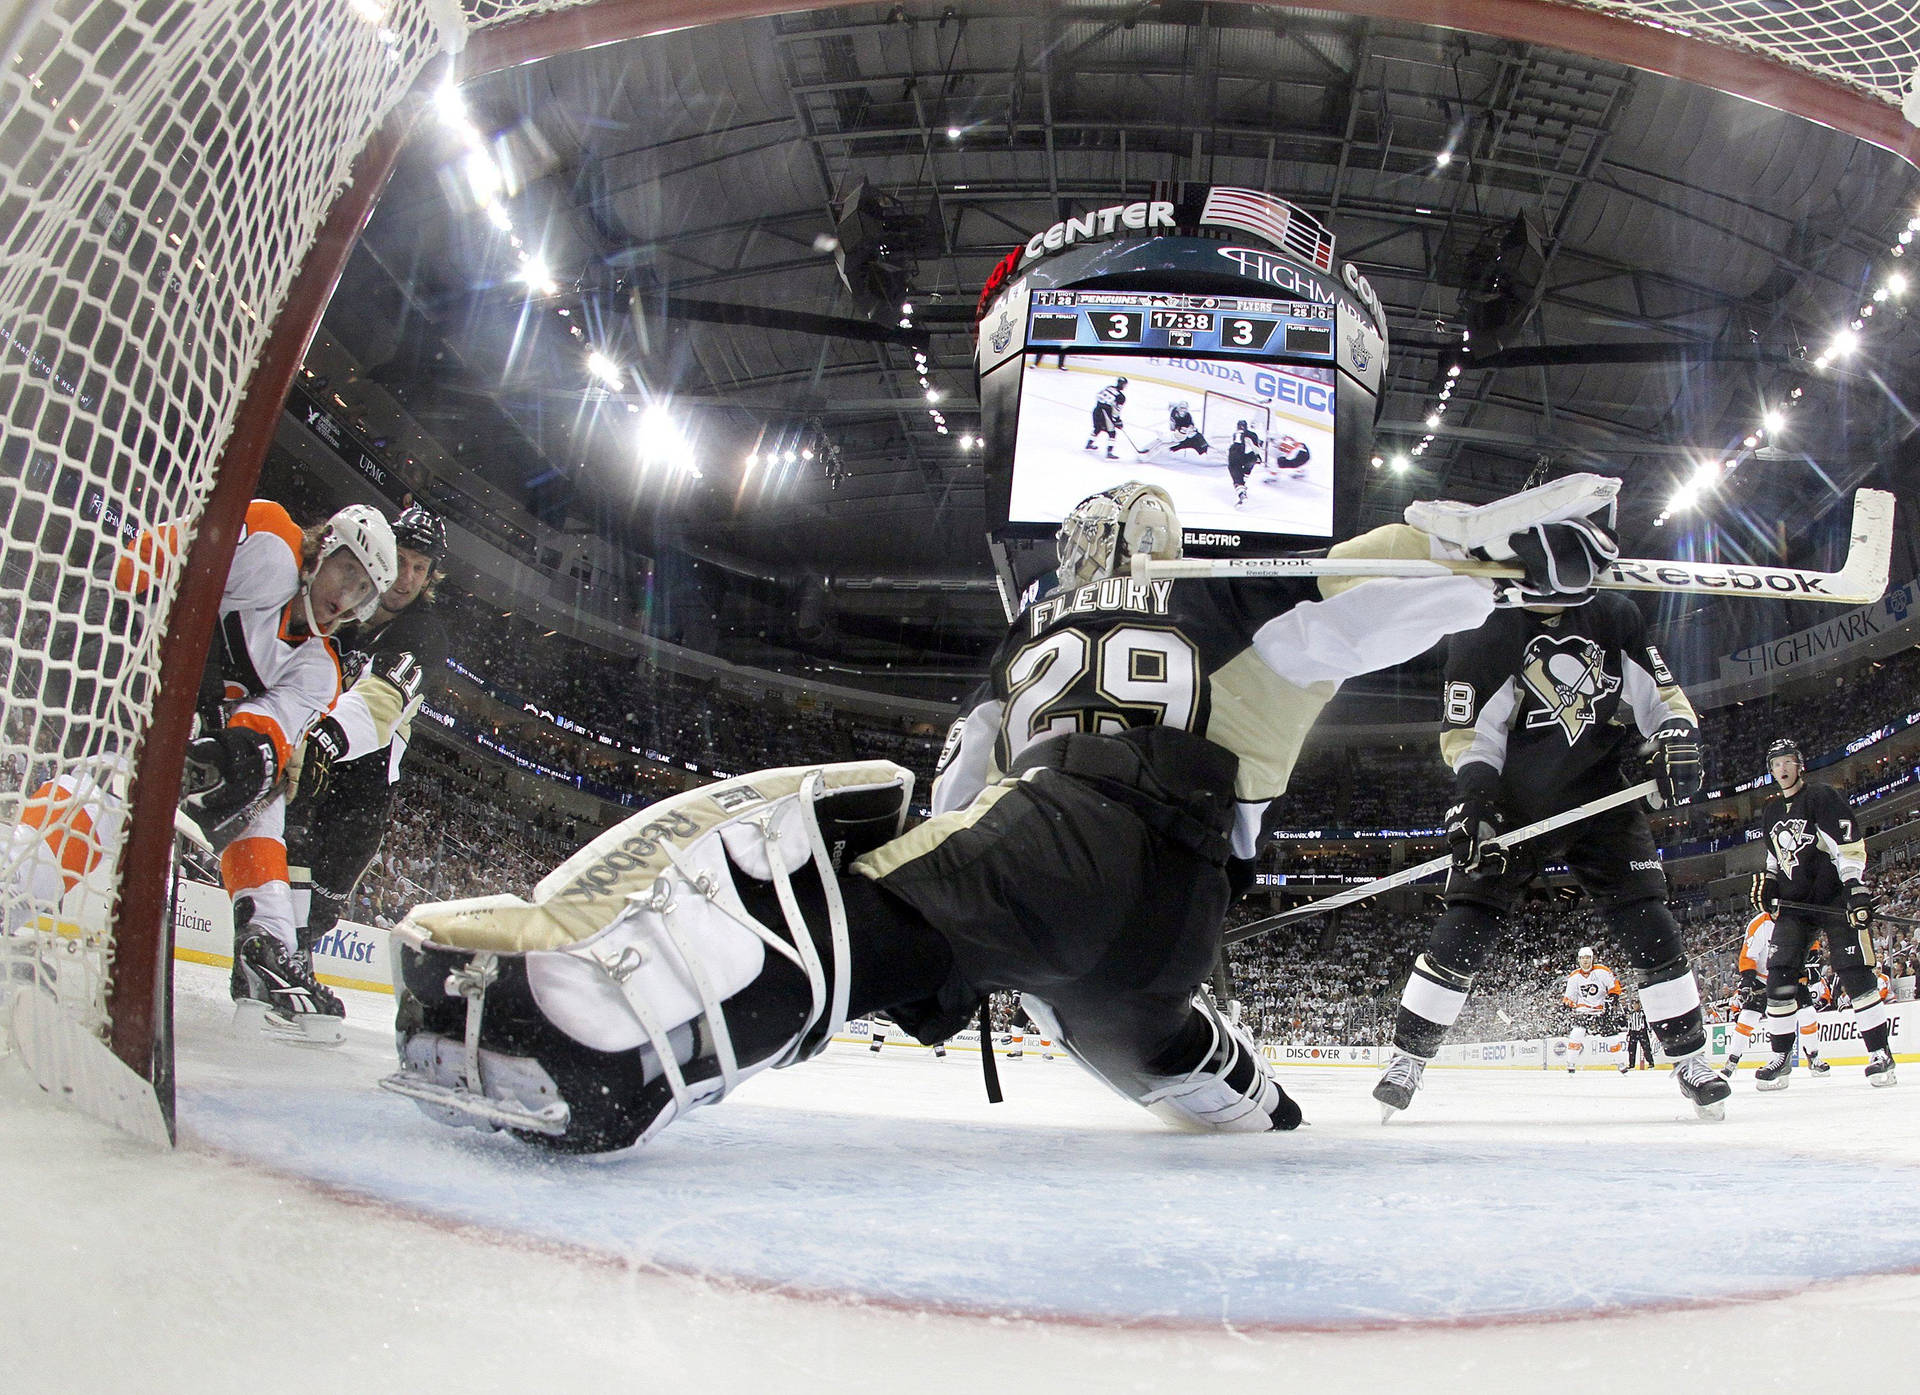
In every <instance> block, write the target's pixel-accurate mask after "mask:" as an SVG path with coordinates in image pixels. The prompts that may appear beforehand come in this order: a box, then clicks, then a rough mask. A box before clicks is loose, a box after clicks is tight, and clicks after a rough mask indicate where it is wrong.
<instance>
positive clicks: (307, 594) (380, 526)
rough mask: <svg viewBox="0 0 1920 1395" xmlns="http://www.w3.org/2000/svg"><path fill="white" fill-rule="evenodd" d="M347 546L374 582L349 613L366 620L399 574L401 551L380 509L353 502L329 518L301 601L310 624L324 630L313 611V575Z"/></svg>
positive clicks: (304, 580) (315, 630)
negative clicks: (371, 588)
mask: <svg viewBox="0 0 1920 1395" xmlns="http://www.w3.org/2000/svg"><path fill="white" fill-rule="evenodd" d="M342 548H345V549H346V550H347V551H348V552H350V553H351V554H353V557H354V559H355V560H356V561H358V562H359V563H360V565H361V567H362V568H364V569H365V571H366V573H367V579H368V580H369V581H371V582H372V583H373V591H372V594H371V595H369V596H368V597H367V599H366V601H365V602H363V603H362V604H361V606H360V608H359V609H358V610H355V611H353V612H352V613H351V614H350V615H348V616H347V618H348V619H351V620H365V619H367V618H368V617H370V616H371V615H372V614H373V613H374V611H376V610H378V609H379V608H380V598H381V597H382V596H384V595H385V594H386V593H387V592H388V591H389V590H391V589H392V587H393V583H394V581H395V579H396V578H398V577H399V575H400V553H399V550H398V548H397V547H396V545H395V543H394V538H393V528H392V526H391V525H390V524H389V523H388V522H387V520H386V519H384V518H382V517H381V516H380V511H379V510H378V509H375V508H371V507H369V506H368V505H366V504H350V505H348V506H347V507H346V508H344V509H342V510H340V512H339V513H336V514H335V515H334V516H333V517H332V518H330V519H328V520H327V531H326V532H325V533H323V534H321V536H320V555H319V556H318V557H316V558H315V559H314V563H313V568H312V570H311V571H309V572H307V573H306V575H304V576H303V577H302V578H301V586H300V602H301V604H302V605H303V606H304V607H305V608H306V612H307V628H308V629H309V630H310V631H312V632H313V633H314V634H325V633H327V631H325V630H322V629H321V628H320V625H319V622H318V621H316V620H315V619H314V615H313V578H314V576H315V575H316V574H317V573H318V572H319V570H320V568H322V567H323V566H325V565H326V563H327V558H329V557H331V556H332V555H333V554H334V553H336V552H338V551H340V550H341V549H342Z"/></svg>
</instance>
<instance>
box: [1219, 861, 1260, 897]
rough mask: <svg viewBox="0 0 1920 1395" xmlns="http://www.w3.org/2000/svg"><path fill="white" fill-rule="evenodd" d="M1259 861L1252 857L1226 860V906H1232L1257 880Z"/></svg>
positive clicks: (1251, 888)
mask: <svg viewBox="0 0 1920 1395" xmlns="http://www.w3.org/2000/svg"><path fill="white" fill-rule="evenodd" d="M1259 867H1260V860H1259V859H1258V858H1253V857H1230V858H1228V859H1227V904H1228V905H1229V906H1231V905H1233V904H1234V903H1236V902H1237V901H1239V899H1240V898H1241V897H1243V896H1245V895H1246V894H1247V893H1248V892H1249V891H1252V890H1253V884H1254V882H1255V881H1256V880H1258V877H1257V873H1258V871H1259Z"/></svg>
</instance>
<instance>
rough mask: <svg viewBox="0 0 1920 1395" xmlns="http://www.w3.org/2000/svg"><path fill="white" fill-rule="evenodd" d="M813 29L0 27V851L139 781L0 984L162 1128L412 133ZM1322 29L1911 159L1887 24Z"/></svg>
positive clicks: (1578, 3)
mask: <svg viewBox="0 0 1920 1395" xmlns="http://www.w3.org/2000/svg"><path fill="white" fill-rule="evenodd" d="M1228 2H1229V3H1239V2H1242V0H1228ZM1244 2H1246V3H1251V0H1244ZM802 8H809V7H803V6H797V5H794V4H791V3H779V2H778V0H599V2H598V3H591V2H590V0H579V3H566V0H224V3H219V4H183V5H171V6H150V5H145V4H141V3H135V0H19V3H16V5H14V6H13V7H12V8H11V9H10V10H9V11H8V12H7V13H6V14H5V15H4V17H0V114H4V115H0V421H4V423H5V434H4V436H3V437H0V517H4V520H5V529H4V533H3V534H0V628H4V630H5V632H6V633H7V635H8V637H9V640H10V641H11V644H12V651H11V653H10V655H9V656H8V657H7V658H6V660H5V663H4V668H5V672H6V675H7V679H6V687H5V689H4V694H5V695H4V698H3V699H0V701H3V702H4V707H3V708H0V834H5V833H8V832H9V831H10V830H11V829H12V827H13V826H14V825H16V824H18V823H19V822H20V821H21V819H22V818H24V817H26V816H27V815H28V814H29V812H30V807H29V806H30V801H31V796H32V795H33V793H34V791H35V790H36V789H38V788H40V787H41V786H42V784H43V783H44V782H46V781H48V780H50V779H53V778H57V777H58V776H59V775H61V774H62V773H63V772H64V771H68V770H70V769H71V768H72V767H73V766H74V764H75V763H76V762H81V761H99V760H101V759H104V758H118V759H121V760H124V761H125V762H127V763H128V764H129V765H130V766H131V769H132V772H133V773H132V778H131V782H130V786H129V787H128V788H127V790H126V799H127V805H126V808H127V817H126V836H125V839H124V843H123V845H122V846H121V848H120V852H119V856H118V860H117V865H116V864H115V861H114V859H113V858H112V857H111V856H109V857H108V858H107V859H106V862H105V865H104V866H103V867H102V868H101V869H99V870H98V874H97V877H96V879H95V880H96V883H97V886H96V888H95V890H96V891H98V888H104V891H98V894H96V895H95V897H94V904H92V905H91V906H88V905H85V904H82V905H79V906H78V907H76V905H75V904H73V903H72V902H71V901H70V900H68V901H63V900H62V899H61V898H60V897H57V896H56V897H53V898H51V899H49V898H48V897H46V896H44V895H41V894H39V893H37V892H29V891H27V890H23V889H22V886H21V885H20V884H19V881H18V877H17V875H16V874H18V873H19V872H20V870H21V866H20V861H19V849H20V847H21V843H20V840H18V839H16V840H14V842H13V844H12V847H13V851H12V852H10V853H8V854H7V861H6V863H5V865H4V866H3V867H0V873H4V875H0V903H3V904H4V908H5V910H6V932H7V933H6V934H5V935H3V936H0V971H4V970H6V969H7V967H8V960H9V958H10V957H11V958H12V959H13V960H14V962H15V963H16V964H19V963H24V962H26V961H27V960H28V959H35V962H40V960H43V959H44V958H46V957H47V956H48V955H50V954H51V953H52V951H53V948H56V947H57V949H58V951H59V957H60V959H61V961H62V963H63V965H65V966H66V967H68V968H77V969H78V970H79V972H77V973H76V974H74V975H73V977H74V979H75V982H76V983H77V984H78V991H77V992H75V993H74V994H72V995H70V1003H69V1006H70V1009H71V1012H72V1015H73V1018H74V1021H75V1022H76V1024H77V1025H78V1027H79V1029H80V1030H81V1031H82V1032H84V1033H87V1034H89V1035H90V1036H93V1037H97V1038H99V1039H100V1040H104V1041H105V1042H107V1043H108V1044H109V1045H110V1046H111V1048H112V1051H113V1053H114V1055H115V1056H117V1057H118V1059H119V1060H120V1061H122V1062H124V1063H125V1064H126V1065H127V1066H128V1067H131V1069H132V1070H133V1071H135V1072H137V1073H138V1074H139V1075H140V1076H141V1077H143V1078H144V1079H145V1080H147V1081H149V1082H151V1083H152V1086H153V1088H154V1091H155V1093H156V1095H157V1096H158V1097H159V1098H160V1101H161V1104H162V1107H163V1112H164V1113H165V1115H166V1117H167V1119H168V1120H169V1123H170V1120H171V1084H170V1080H171V1068H170V1052H171V1048H170V1042H169V1037H170V1033H169V1030H168V1021H169V1015H170V1003H169V1001H168V984H169V980H170V974H169V965H170V962H171V945H170V932H169V930H168V927H167V925H166V923H165V908H166V900H167V869H168V866H169V857H170V853H171V847H172V839H173V823H172V811H173V807H174V804H175V802H176V800H177V798H178V794H179V785H180V774H181V765H182V760H183V754H184V750H185V744H186V740H187V733H188V729H189V725H190V721H191V716H192V708H193V703H194V698H195V694H196V690H197V681H198V676H199V671H200V668H201V665H202V662H203V659H204V656H205V653H206V650H207V645H208V641H209V639H210V636H211V631H212V626H213V621H214V615H215V611H216V607H217V604H218V600H219V595H220V590H221V585H222V579H223V578H224V576H225V572H226V568H227V564H228V562H229V560H230V558H231V556H232V551H233V546H234V542H235V538H236V535H237V532H238V528H239V523H240V520H241V518H242V517H243V515H244V512H245V508H246V503H247V500H248V499H249V497H250V496H251V494H252V491H253V489H254V487H255V485H256V483H257V481H258V478H259V472H260V466H261V462H262V460H263V458H264V456H265V452H266V447H267V442H268V440H269V438H270V437H271V434H272V431H273V427H274V422H275V419H276V417H277V415H278V413H279V411H280V408H281V404H282V403H283V401H284V400H285V398H286V395H287V392H288V390H289V388H290V386H291V383H292V379H293V375H294V373H295V371H296V369H297V367H298V365H299V362H300V360H301V358H302V356H303V355H304V353H305V350H306V347H307V345H308V343H309V341H310V339H311V337H312V334H313V332H314V330H315V328H316V326H317V325H318V323H319V320H320V316H321V313H322V311H323V310H324V308H325V305H326V302H327V299H328V297H329V295H330V293H331V291H332V288H333V286H334V284H335V283H336V281H337V279H338V277H339V275H340V272H341V270H342V268H343V267H344V265H345V261H346V258H347V255H348V253H349V251H350V249H351V247H352V245H353V241H354V238H355V237H356V236H357V234H358V232H359V230H360V228H361V227H362V226H363V225H364V223H365V221H366V219H367V217H368V216H369V214H370V212H371V210H372V207H373V205H374V203H375V201H376V200H377V198H378V196H379V193H380V191H381V189H382V188H383V186H384V184H385V181H386V179H387V177H388V175H389V173H390V171H391V169H392V165H393V161H394V159H395V157H396V156H397V153H398V151H399V149H400V147H401V145H402V144H403V142H404V140H405V138H406V134H407V132H408V130H409V129H410V127H411V124H412V122H413V121H414V119H415V118H416V116H417V115H418V113H419V112H420V111H421V110H422V109H423V108H424V107H425V106H426V105H427V104H428V99H429V97H430V94H431V91H432V89H433V88H434V87H435V86H437V85H438V84H439V83H440V82H442V81H444V80H445V79H446V78H447V77H448V76H449V75H450V74H451V75H455V76H457V77H460V78H469V77H473V76H476V75H478V74H481V73H484V72H488V71H493V70H496V69H500V68H504V67H508V66H512V65H515V64H519V63H525V62H531V61H534V60H537V59H540V58H544V57H548V56H551V55H553V54H557V53H564V52H571V51H575V50H579V49H583V48H587V47H591V46H594V45H598V44H603V43H609V42H613V41H616V40H620V39H626V38H634V37H640V36H644V35H647V34H651V33H659V32H664V31H667V30H671V29H678V28H684V27H687V26H690V25H697V24H713V23H719V22H723V21H729V20H739V19H746V18H752V17H762V16H770V15H775V14H780V13H784V12H789V11H794V10H798V9H802ZM1315 8H1317V9H1320V10H1336V11H1345V12H1348V13H1352V14H1356V15H1367V16H1374V17H1379V18H1384V19H1391V20H1396V21H1405V22H1408V23H1419V24H1431V25H1438V26H1441V27H1447V28H1454V29H1460V30H1465V31H1471V32H1476V33H1481V34H1486V35H1491V36H1494V37H1499V38H1506V39H1513V40H1518V41H1523V42H1529V43H1537V44H1540V45H1543V46H1547V47H1551V48H1556V49H1563V50H1571V51H1574V52H1579V53H1584V54H1588V55H1591V56H1594V57H1599V58H1605V59H1610V60H1613V61H1617V62H1621V63H1624V64H1628V65H1632V66H1635V67H1640V68H1645V69H1649V70H1652V71H1656V72H1661V73H1666V74H1670V75H1672V76H1675V77H1679V78H1684V79H1687V80H1690V81H1694V82H1698V83H1702V84H1705V85H1708V86H1712V87H1716V88H1719V89H1722V90H1724V91H1728V92H1732V93H1736V94H1738V95H1740V96H1743V97H1747V98H1751V99H1753V100H1755V101H1759V102H1763V103H1766V104H1768V105H1770V106H1774V107H1778V108H1781V109H1783V110H1788V111H1792V112H1795V113H1797V114H1799V115H1802V116H1805V117H1808V118H1810V119H1812V120H1815V121H1818V122H1822V123H1824V124H1827V125H1830V126H1833V127H1836V128H1838V129H1841V130H1844V131H1847V132H1849V133H1851V134H1853V135H1855V136H1858V137H1860V138H1861V139H1864V140H1867V141H1871V142H1873V143H1874V144H1877V145H1880V146H1884V147H1886V148H1888V149H1890V150H1893V151H1895V152H1896V153H1898V154H1900V155H1901V156H1903V157H1904V158H1906V159H1907V160H1908V161H1909V162H1910V163H1915V164H1917V165H1920V140H1916V131H1915V128H1914V126H1913V125H1912V124H1911V123H1910V122H1908V121H1907V120H1906V118H1905V117H1904V116H1903V115H1902V111H1901V103H1902V101H1903V100H1904V99H1907V98H1908V97H1909V96H1910V94H1911V91H1912V81H1913V75H1914V68H1915V64H1916V62H1917V61H1920V35H1916V34H1915V33H1914V32H1913V26H1912V17H1911V14H1910V12H1909V10H1908V7H1907V6H1906V5H1905V4H1896V3H1886V2H1885V0H1859V2H1858V3H1853V4H1849V5H1847V6H1845V7H1844V10H1843V9H1842V8H1841V7H1821V6H1808V7H1804V8H1805V11H1806V14H1805V15H1803V16H1795V15H1792V14H1787V15H1785V16H1784V17H1782V15H1781V14H1778V13H1775V12H1772V11H1768V10H1765V9H1764V8H1763V7H1760V6H1755V5H1752V4H1740V3H1678V2H1675V3H1654V2H1653V0H1648V2H1647V3H1636V4H1623V3H1612V2H1611V0H1564V2H1563V0H1423V2H1422V3H1414V2H1413V0H1357V2H1353V0H1349V2H1348V3H1341V0H1332V3H1326V4H1321V5H1317V6H1315ZM823 215H824V210H823ZM131 524H139V525H148V524H169V525H172V526H175V527H177V528H178V529H179V530H180V539H181V543H182V547H183V552H182V554H181V556H180V558H179V561H178V562H177V564H175V565H173V566H171V567H167V568H163V569H162V574H161V576H160V584H158V585H156V586H155V587H153V588H152V589H151V590H150V591H149V592H148V593H147V595H146V597H145V598H143V599H141V600H139V601H137V602H136V601H132V600H130V599H128V598H127V597H125V596H123V595H120V594H118V593H116V592H115V591H114V589H113V587H112V585H111V580H110V578H111V572H112V562H113V559H114V556H115V554H116V552H117V551H118V549H119V547H120V546H121V545H122V544H123V543H124V541H125V531H124V530H125V529H126V528H127V527H128V526H129V525H131ZM57 803H58V801H57V800H56V801H54V804H55V805H57ZM49 807H50V806H49V803H48V801H47V800H45V799H43V800H42V801H40V806H39V814H38V817H41V818H43V819H44V818H46V817H48V812H47V811H48V808H49ZM68 812H70V811H61V810H59V809H57V808H56V809H55V812H54V815H53V816H54V817H55V818H60V817H67V816H68ZM0 846H6V845H5V844H0ZM81 890H82V891H86V890H87V887H86V886H84V885H83V886H82V888H81ZM81 900H82V902H83V903H84V901H85V897H84V896H83V897H82V898H81ZM16 929H25V930H26V931H28V932H29V933H24V934H16V933H14V931H15V930H16ZM63 932H64V933H63ZM49 1069H51V1068H50V1067H49ZM42 1083H43V1084H48V1085H49V1087H50V1088H56V1089H58V1088H65V1087H66V1086H67V1085H70V1084H71V1082H64V1083H63V1082H61V1081H58V1080H49V1079H47V1077H46V1075H45V1073H44V1071H43V1073H42ZM70 1092H71V1091H70ZM79 1093H80V1096H81V1097H80V1098H78V1099H77V1100H76V1102H77V1103H80V1104H81V1105H82V1106H83V1107H86V1106H88V1105H89V1101H88V1100H87V1099H86V1098H85V1097H84V1091H81V1092H79Z"/></svg>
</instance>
